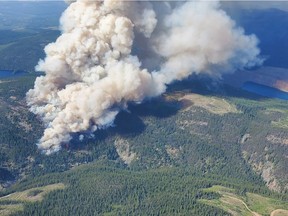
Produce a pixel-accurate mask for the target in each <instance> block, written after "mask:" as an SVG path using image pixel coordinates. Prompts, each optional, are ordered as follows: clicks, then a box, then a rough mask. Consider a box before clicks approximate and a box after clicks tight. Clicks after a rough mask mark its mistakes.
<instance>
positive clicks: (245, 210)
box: [200, 185, 288, 216]
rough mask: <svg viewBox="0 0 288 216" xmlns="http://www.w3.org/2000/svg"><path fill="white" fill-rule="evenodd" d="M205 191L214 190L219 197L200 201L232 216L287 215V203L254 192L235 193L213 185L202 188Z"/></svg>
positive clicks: (232, 190)
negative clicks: (241, 194) (244, 194)
mask: <svg viewBox="0 0 288 216" xmlns="http://www.w3.org/2000/svg"><path fill="white" fill-rule="evenodd" d="M204 191H206V192H216V193H219V194H220V195H221V198H220V199H213V200H207V199H201V200H200V202H202V203H205V204H207V205H211V206H215V207H217V208H221V209H223V210H225V211H227V212H229V213H230V214H232V215H233V216H261V215H270V216H288V206H287V203H284V202H283V201H280V200H276V199H271V198H267V197H264V196H260V195H258V194H254V193H246V196H240V195H238V194H236V192H235V190H234V189H230V188H226V187H222V186H218V185H215V186H213V187H211V188H207V189H204ZM285 208H286V210H285Z"/></svg>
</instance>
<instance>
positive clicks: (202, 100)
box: [166, 92, 239, 115]
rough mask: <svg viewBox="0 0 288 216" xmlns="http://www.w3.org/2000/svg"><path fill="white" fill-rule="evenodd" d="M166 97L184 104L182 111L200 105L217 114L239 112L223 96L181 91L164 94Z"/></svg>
mask: <svg viewBox="0 0 288 216" xmlns="http://www.w3.org/2000/svg"><path fill="white" fill-rule="evenodd" d="M166 98H167V99H168V100H169V99H174V100H175V99H176V100H178V101H181V102H183V104H184V105H185V109H184V111H188V110H190V109H191V107H193V106H195V107H200V108H203V109H205V110H207V111H208V112H211V113H213V114H217V115H224V114H227V113H239V111H238V110H237V108H236V106H235V105H234V104H230V103H228V102H227V101H226V100H225V99H223V98H217V97H208V96H203V95H199V94H192V93H189V94H181V93H177V92H176V93H174V94H172V95H166Z"/></svg>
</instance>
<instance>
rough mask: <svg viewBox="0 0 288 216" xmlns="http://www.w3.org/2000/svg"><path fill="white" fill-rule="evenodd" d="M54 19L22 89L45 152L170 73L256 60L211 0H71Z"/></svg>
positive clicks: (253, 44) (154, 90)
mask: <svg viewBox="0 0 288 216" xmlns="http://www.w3.org/2000/svg"><path fill="white" fill-rule="evenodd" d="M60 24H61V31H62V34H61V36H60V37H59V38H58V39H57V40H56V41H55V42H54V43H51V44H48V45H47V46H46V47H45V53H46V58H45V59H44V60H40V61H39V63H38V65H37V66H36V70H37V71H44V72H45V76H41V77H38V78H37V79H36V81H35V86H34V89H31V90H29V91H28V92H27V103H28V105H29V106H30V110H31V111H32V112H33V113H35V114H37V115H38V116H40V117H41V118H42V120H43V122H44V124H45V127H46V129H45V131H44V134H43V136H42V138H41V139H40V140H39V143H38V144H37V145H38V147H39V148H40V149H41V150H42V151H43V152H45V153H46V154H51V153H53V152H56V151H58V150H59V149H61V144H63V143H66V142H69V141H70V140H71V133H74V132H81V131H92V132H93V131H96V130H97V129H99V128H105V127H108V126H110V125H111V124H112V123H113V120H114V118H115V116H116V115H117V113H118V112H119V111H120V110H121V109H125V107H126V106H127V102H135V103H140V102H142V101H143V100H144V99H145V98H151V97H156V96H159V95H161V94H162V93H163V92H165V90H166V85H168V84H170V83H172V82H173V81H175V80H182V79H185V78H187V77H188V76H189V75H191V74H192V73H207V74H210V75H211V76H214V77H221V75H222V74H223V73H231V72H233V71H235V70H236V69H241V68H244V67H249V66H254V65H259V64H261V63H262V60H261V59H260V58H259V57H258V55H259V49H258V48H257V43H258V41H257V38H256V37H255V36H253V35H250V36H246V35H245V34H244V30H243V29H241V28H239V27H237V26H236V24H235V23H234V21H233V20H231V19H230V18H229V17H228V15H227V14H226V13H225V12H224V11H223V10H221V9H220V5H219V3H218V2H216V1H215V2H213V1H212V2H201V1H192V2H176V3H175V2H170V3H169V2H161V3H159V2H158V3H156V2H143V1H142V2H137V1H134V2H132V1H119V0H104V1H84V0H78V1H76V2H72V3H70V5H69V7H68V8H67V9H66V11H65V12H64V13H63V15H62V17H61V20H60ZM137 37H138V38H137ZM132 48H133V49H134V48H135V49H138V50H140V52H141V49H143V52H146V53H152V54H153V56H154V57H155V58H153V59H154V60H153V61H154V64H155V61H156V64H157V65H158V67H159V65H160V67H159V68H158V70H156V69H155V70H154V71H150V72H149V71H148V69H145V68H144V66H143V65H142V63H141V62H142V61H143V62H144V61H145V62H146V64H147V62H148V65H149V57H148V60H147V59H141V57H140V56H142V55H139V57H137V56H136V55H134V54H133V53H132ZM138 52H139V51H138ZM140 54H141V53H140ZM146 57H147V56H146ZM151 62H152V60H151ZM145 66H146V65H145Z"/></svg>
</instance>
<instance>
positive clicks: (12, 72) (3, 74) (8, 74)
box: [0, 70, 27, 79]
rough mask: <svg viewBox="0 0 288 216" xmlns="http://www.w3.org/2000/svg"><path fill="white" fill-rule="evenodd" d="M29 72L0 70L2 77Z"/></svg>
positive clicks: (0, 77) (0, 76)
mask: <svg viewBox="0 0 288 216" xmlns="http://www.w3.org/2000/svg"><path fill="white" fill-rule="evenodd" d="M25 74H27V72H25V71H9V70H0V79H2V78H8V77H17V76H23V75H25Z"/></svg>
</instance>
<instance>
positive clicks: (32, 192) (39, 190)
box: [0, 183, 65, 216]
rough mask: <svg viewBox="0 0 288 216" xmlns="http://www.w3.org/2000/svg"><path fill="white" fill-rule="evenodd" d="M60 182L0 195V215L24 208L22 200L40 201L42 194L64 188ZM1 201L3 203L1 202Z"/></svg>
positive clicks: (4, 215)
mask: <svg viewBox="0 0 288 216" xmlns="http://www.w3.org/2000/svg"><path fill="white" fill-rule="evenodd" d="M64 188H65V185H64V184H62V183H58V184H51V185H46V186H43V187H36V188H31V189H28V190H25V191H21V192H15V193H11V194H8V195H6V196H3V197H0V215H1V216H2V215H3V216H6V215H11V214H13V213H15V212H17V211H21V210H23V208H24V202H36V201H42V199H43V198H44V196H45V195H46V194H48V193H50V192H51V191H54V190H61V189H64ZM2 203H3V204H2Z"/></svg>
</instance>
